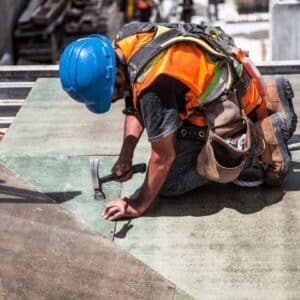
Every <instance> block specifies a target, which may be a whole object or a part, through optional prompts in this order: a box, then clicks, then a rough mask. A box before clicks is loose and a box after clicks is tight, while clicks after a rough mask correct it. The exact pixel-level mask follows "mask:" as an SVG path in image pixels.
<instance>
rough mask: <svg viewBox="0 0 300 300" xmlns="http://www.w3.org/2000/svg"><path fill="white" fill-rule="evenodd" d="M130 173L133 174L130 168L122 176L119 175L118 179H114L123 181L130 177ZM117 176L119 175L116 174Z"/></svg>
mask: <svg viewBox="0 0 300 300" xmlns="http://www.w3.org/2000/svg"><path fill="white" fill-rule="evenodd" d="M116 174H117V173H116ZM132 175H133V173H132V171H131V170H130V171H128V172H127V173H126V174H124V175H123V176H121V177H119V178H118V179H116V181H118V182H125V181H127V180H129V179H130V178H131V177H132ZM117 176H119V175H117Z"/></svg>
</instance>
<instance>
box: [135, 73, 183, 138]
mask: <svg viewBox="0 0 300 300" xmlns="http://www.w3.org/2000/svg"><path fill="white" fill-rule="evenodd" d="M187 91H188V88H187V87H186V86H185V85H184V84H183V83H181V82H179V81H178V80H176V79H174V78H171V77H168V76H165V75H162V76H159V77H158V78H157V79H156V81H155V82H154V83H153V84H152V85H151V86H150V87H149V88H147V89H146V90H145V91H143V93H142V94H141V95H140V97H139V101H138V103H139V111H140V113H141V115H142V118H143V121H144V126H145V128H146V131H147V134H148V140H149V142H154V141H157V140H159V139H161V138H164V137H166V136H167V135H169V134H171V133H173V132H175V131H176V130H177V129H178V128H179V127H180V126H181V125H182V121H181V119H180V117H179V114H178V112H180V111H183V109H184V102H185V101H184V96H185V93H186V92H187Z"/></svg>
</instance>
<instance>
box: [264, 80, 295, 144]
mask: <svg viewBox="0 0 300 300" xmlns="http://www.w3.org/2000/svg"><path fill="white" fill-rule="evenodd" d="M266 86H267V97H266V106H267V110H268V112H269V114H270V115H272V114H274V113H282V116H283V117H284V120H285V121H286V122H287V125H286V128H285V130H286V131H285V132H283V134H284V140H285V141H287V140H288V139H290V137H291V136H292V135H293V133H294V132H295V130H296V126H297V115H296V114H295V110H294V106H293V102H292V99H293V98H294V91H293V88H292V86H291V83H290V82H289V80H287V79H285V78H284V77H280V78H277V79H276V80H271V81H269V82H267V84H266Z"/></svg>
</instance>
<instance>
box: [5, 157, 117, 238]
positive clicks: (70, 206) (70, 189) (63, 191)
mask: <svg viewBox="0 0 300 300" xmlns="http://www.w3.org/2000/svg"><path fill="white" fill-rule="evenodd" d="M99 159H100V165H101V167H102V172H103V173H102V174H107V173H108V172H109V171H110V169H111V164H112V161H111V158H107V157H101V158H99ZM0 161H2V162H4V163H5V164H6V165H7V166H8V167H9V168H10V169H12V170H14V171H15V172H16V173H17V174H18V175H19V176H21V177H22V178H23V179H24V180H26V181H27V182H30V183H31V184H32V185H33V186H35V187H36V188H37V189H38V190H39V191H41V192H43V193H46V194H48V195H50V196H51V198H53V199H54V200H55V201H57V202H58V203H60V204H61V205H62V206H63V207H64V208H66V209H67V210H68V211H70V212H72V213H73V214H74V215H75V216H77V217H79V219H80V220H82V221H83V222H84V223H86V224H87V225H88V226H89V227H90V228H91V229H93V230H95V231H97V232H99V233H101V234H102V235H103V236H105V237H107V238H109V239H111V240H112V239H113V232H114V227H115V225H114V223H112V222H108V221H106V220H104V219H102V217H101V213H102V211H103V208H104V206H105V204H106V203H107V202H108V201H110V200H112V199H115V198H117V197H119V195H120V193H121V186H120V184H119V183H117V182H110V183H107V184H104V185H103V189H104V191H105V194H106V196H107V197H106V199H105V200H103V201H95V200H94V190H93V186H92V180H91V174H90V169H89V158H88V157H66V156H57V157H50V156H47V157H40V156H39V157H30V156H18V157H4V156H2V157H1V158H0Z"/></svg>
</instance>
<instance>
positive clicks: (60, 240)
mask: <svg viewBox="0 0 300 300" xmlns="http://www.w3.org/2000/svg"><path fill="white" fill-rule="evenodd" d="M0 231H1V239H0V250H1V251H0V261H1V264H0V298H1V299H64V300H65V299H112V300H115V299H153V300H156V299H163V300H165V299H180V295H182V294H181V292H180V291H176V287H175V285H174V284H173V283H171V282H170V281H168V280H166V279H165V278H163V277H162V276H161V275H159V274H158V273H157V272H155V271H153V270H151V269H150V268H149V267H147V266H146V265H144V264H143V263H142V262H141V261H139V260H137V259H135V258H134V257H133V256H132V255H130V254H128V253H125V252H124V251H121V250H120V249H119V248H118V247H117V246H116V245H114V244H113V243H112V242H110V241H109V240H107V239H105V238H103V237H101V236H100V235H99V234H96V233H94V232H92V231H90V230H89V229H88V228H87V227H86V226H85V225H84V224H83V223H81V222H80V221H78V218H75V217H74V216H73V215H71V214H70V213H68V212H67V211H65V210H64V209H62V208H61V207H60V206H59V205H57V204H55V203H53V200H51V199H50V198H49V197H47V196H45V195H43V194H42V193H40V192H38V191H37V190H35V189H34V188H33V187H32V186H31V185H30V184H28V183H26V182H24V181H23V180H22V179H21V178H20V177H18V176H16V175H15V174H14V173H13V172H11V171H10V170H9V169H7V168H6V167H5V166H4V165H2V164H0ZM175 293H176V297H177V298H175ZM178 297H179V298H178Z"/></svg>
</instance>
